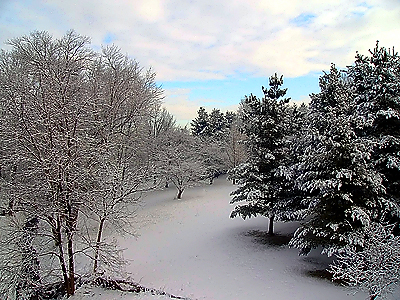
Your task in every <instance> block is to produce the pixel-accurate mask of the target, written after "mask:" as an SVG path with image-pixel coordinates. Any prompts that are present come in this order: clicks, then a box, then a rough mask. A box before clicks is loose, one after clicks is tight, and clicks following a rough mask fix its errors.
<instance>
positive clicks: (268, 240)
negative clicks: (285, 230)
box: [246, 230, 293, 248]
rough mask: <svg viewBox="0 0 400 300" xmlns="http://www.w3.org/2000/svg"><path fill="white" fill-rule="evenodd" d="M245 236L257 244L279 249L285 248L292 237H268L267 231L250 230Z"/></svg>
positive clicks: (282, 235) (276, 234)
mask: <svg viewBox="0 0 400 300" xmlns="http://www.w3.org/2000/svg"><path fill="white" fill-rule="evenodd" d="M246 236H251V237H253V239H254V241H255V242H257V243H259V244H263V245H267V246H271V247H275V248H279V247H285V246H287V245H288V244H289V242H290V240H291V239H292V236H293V235H291V234H290V235H288V234H280V233H275V234H274V235H270V234H268V232H267V231H261V230H250V231H248V232H247V233H246Z"/></svg>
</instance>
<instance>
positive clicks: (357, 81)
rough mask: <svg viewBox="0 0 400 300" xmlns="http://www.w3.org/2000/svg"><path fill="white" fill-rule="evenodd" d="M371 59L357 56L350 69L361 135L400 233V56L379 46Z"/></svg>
mask: <svg viewBox="0 0 400 300" xmlns="http://www.w3.org/2000/svg"><path fill="white" fill-rule="evenodd" d="M370 54H371V56H370V57H368V56H363V55H360V54H357V56H356V60H355V64H354V65H353V66H350V67H349V68H348V74H349V76H350V77H351V79H352V85H353V87H354V91H355V92H354V97H355V101H356V103H357V107H356V113H357V122H358V123H357V125H358V131H359V133H358V134H359V135H360V136H361V137H363V139H365V140H366V142H369V143H372V144H373V145H374V150H373V153H372V156H371V161H372V164H373V166H374V169H375V170H376V171H377V172H379V174H380V175H381V176H382V178H383V185H384V187H385V195H384V200H383V202H382V206H381V207H380V211H381V214H382V215H385V216H386V217H385V221H389V222H391V223H397V225H398V226H397V228H395V231H396V232H398V233H400V227H399V221H400V218H399V215H400V56H399V55H398V53H395V51H394V49H393V50H392V51H390V50H387V49H385V48H380V47H379V45H378V42H377V43H376V47H375V48H374V49H373V50H372V51H370Z"/></svg>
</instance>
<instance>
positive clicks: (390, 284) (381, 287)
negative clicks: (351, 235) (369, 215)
mask: <svg viewBox="0 0 400 300" xmlns="http://www.w3.org/2000/svg"><path fill="white" fill-rule="evenodd" d="M392 232H393V225H392V226H383V225H381V224H378V223H371V224H370V225H369V226H367V227H366V230H365V235H366V237H365V243H364V245H363V246H364V247H363V249H362V250H361V251H360V250H358V249H357V248H356V247H354V246H353V247H349V249H347V251H346V252H345V253H342V254H339V255H338V257H337V260H335V261H334V263H333V264H332V265H331V266H330V268H329V271H330V272H331V273H332V274H333V280H343V281H345V282H346V283H348V284H349V285H352V286H356V287H357V288H359V289H361V290H365V291H366V292H367V293H368V294H369V297H370V300H374V299H376V298H377V297H382V298H384V297H385V296H386V295H387V294H389V293H391V292H393V290H394V288H395V287H396V285H398V284H399V283H400V236H394V235H393V233H392Z"/></svg>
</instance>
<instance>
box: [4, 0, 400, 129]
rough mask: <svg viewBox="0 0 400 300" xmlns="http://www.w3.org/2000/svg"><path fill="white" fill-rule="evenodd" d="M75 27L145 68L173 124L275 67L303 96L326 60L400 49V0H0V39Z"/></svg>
mask: <svg viewBox="0 0 400 300" xmlns="http://www.w3.org/2000/svg"><path fill="white" fill-rule="evenodd" d="M69 29H74V30H75V31H76V32H78V33H79V34H82V35H87V36H89V37H91V39H92V45H93V48H95V49H100V46H101V45H106V44H110V43H114V44H116V45H118V46H119V47H120V48H121V49H122V52H124V53H127V54H128V55H130V56H131V57H132V58H134V59H136V60H137V61H139V63H140V64H141V65H142V66H143V67H145V68H148V67H152V68H153V69H154V71H155V72H156V73H157V82H158V83H159V84H160V85H162V87H163V88H164V90H165V96H166V97H165V103H164V106H165V107H166V108H167V109H168V110H169V111H170V112H171V113H173V114H174V115H175V116H176V118H177V119H178V120H180V123H182V124H184V123H185V122H187V121H189V120H191V119H192V118H193V117H195V116H196V112H197V110H198V108H199V107H200V106H206V107H207V108H208V109H211V108H213V107H216V108H220V109H221V110H226V109H230V110H233V109H235V108H236V107H237V105H238V103H239V102H240V100H241V99H242V98H243V97H244V95H248V94H250V93H253V94H256V95H258V96H261V86H262V85H264V86H266V85H268V77H269V76H270V75H272V74H274V73H275V72H277V73H278V74H280V75H284V85H285V87H288V88H289V90H288V96H290V97H292V99H293V100H295V101H305V100H307V99H308V94H310V93H313V92H314V93H315V92H318V77H319V75H320V74H321V72H322V71H323V70H329V66H330V64H331V63H335V64H336V65H337V66H339V67H345V66H346V65H349V64H351V63H352V62H353V61H354V56H355V54H356V51H359V52H361V53H363V54H366V53H367V52H368V49H371V48H373V47H374V46H375V42H376V40H379V41H380V45H381V46H384V47H387V48H389V47H392V46H394V47H395V49H400V0H260V1H256V0H197V1H192V0H186V1H185V0H113V1H109V0H79V1H76V0H68V1H61V0H48V1H39V0H30V1H28V0H25V1H22V0H9V1H8V0H0V44H1V48H7V46H6V44H5V42H6V41H7V40H8V39H9V38H12V37H17V36H21V35H25V34H29V32H31V31H32V30H47V31H49V32H50V33H51V34H52V35H53V36H54V37H60V36H62V35H63V34H64V33H65V32H66V31H67V30H69Z"/></svg>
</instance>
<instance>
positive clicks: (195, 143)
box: [159, 128, 207, 199]
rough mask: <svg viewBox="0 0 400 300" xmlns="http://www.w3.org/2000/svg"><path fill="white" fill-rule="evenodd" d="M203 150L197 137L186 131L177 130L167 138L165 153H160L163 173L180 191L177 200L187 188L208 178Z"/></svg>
mask: <svg viewBox="0 0 400 300" xmlns="http://www.w3.org/2000/svg"><path fill="white" fill-rule="evenodd" d="M202 153H203V149H202V147H201V143H200V141H199V140H198V139H197V137H194V136H192V135H190V133H189V131H188V130H186V129H181V128H177V129H176V130H174V131H171V132H170V133H169V134H168V135H166V136H165V144H164V147H163V151H161V152H160V153H159V158H160V159H159V161H160V162H161V168H162V172H163V173H164V175H165V177H166V178H168V179H169V180H171V181H172V183H173V184H174V185H175V187H176V188H177V190H178V194H177V196H176V197H177V199H181V198H182V194H183V192H184V190H185V189H186V188H187V187H190V186H194V185H196V184H198V183H199V182H200V181H201V180H202V179H205V178H207V169H206V166H205V165H204V162H203V155H202Z"/></svg>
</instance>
